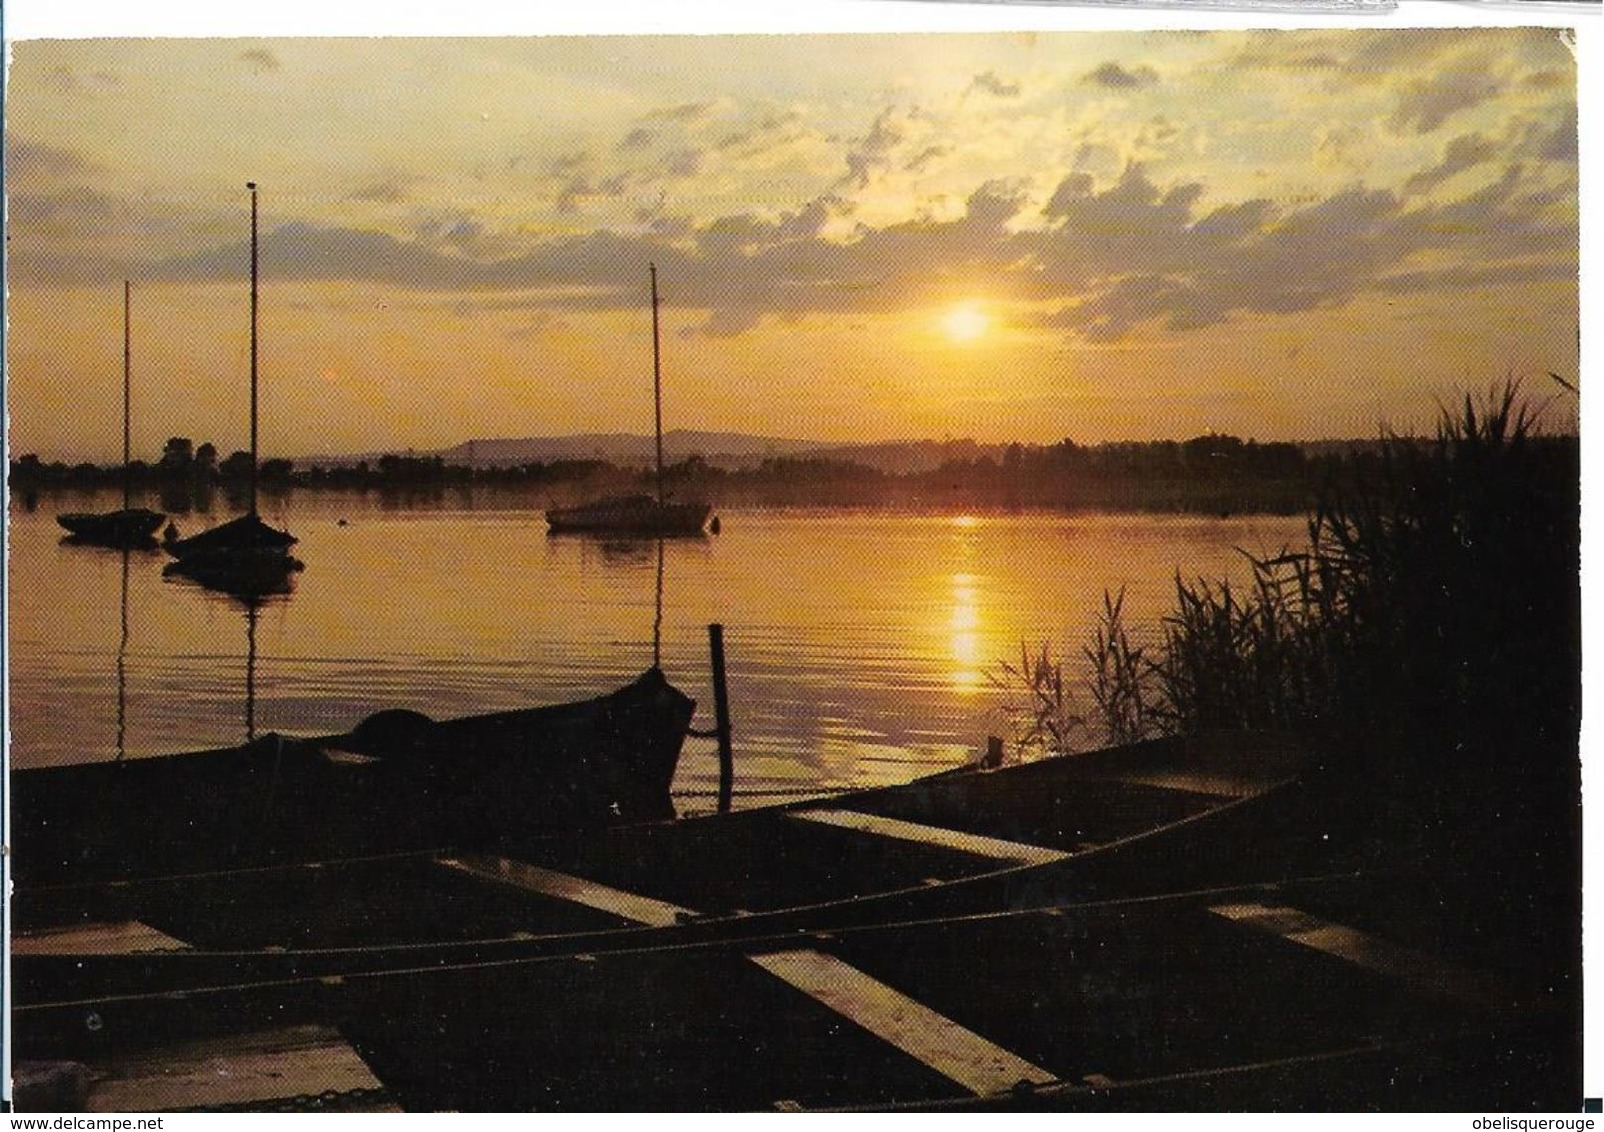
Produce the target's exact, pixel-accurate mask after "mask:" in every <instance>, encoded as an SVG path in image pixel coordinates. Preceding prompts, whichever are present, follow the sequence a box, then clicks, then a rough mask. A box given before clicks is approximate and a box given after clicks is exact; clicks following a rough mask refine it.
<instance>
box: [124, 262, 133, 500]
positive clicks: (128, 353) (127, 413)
mask: <svg viewBox="0 0 1604 1132" xmlns="http://www.w3.org/2000/svg"><path fill="white" fill-rule="evenodd" d="M131 290H132V289H131V288H130V286H129V284H128V280H126V279H124V280H123V510H124V511H127V510H128V509H129V506H130V500H131V499H132V492H133V485H132V483H131V481H130V479H129V474H130V471H131V464H132V461H133V437H132V435H131V433H130V431H129V424H128V422H129V418H130V417H131V416H132V415H133V390H132V386H133V381H132V378H131V377H130V372H131V371H132V369H133V344H132V341H131V340H130V334H129V330H128V312H129V306H130V304H131V302H132V300H131V298H130V294H131Z"/></svg>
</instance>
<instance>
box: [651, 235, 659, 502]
mask: <svg viewBox="0 0 1604 1132" xmlns="http://www.w3.org/2000/svg"><path fill="white" fill-rule="evenodd" d="M648 266H649V267H650V269H651V273H652V392H653V396H654V398H655V400H656V405H657V502H659V503H661V502H662V501H663V349H662V344H661V342H660V340H659V338H658V328H657V265H656V264H655V263H653V264H649V265H648Z"/></svg>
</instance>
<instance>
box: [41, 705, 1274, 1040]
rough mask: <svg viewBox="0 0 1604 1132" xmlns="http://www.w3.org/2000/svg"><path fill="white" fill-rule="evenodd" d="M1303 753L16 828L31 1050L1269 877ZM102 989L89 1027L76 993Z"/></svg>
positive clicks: (212, 1030) (1165, 746) (1173, 750)
mask: <svg viewBox="0 0 1604 1132" xmlns="http://www.w3.org/2000/svg"><path fill="white" fill-rule="evenodd" d="M1300 766H1301V757H1300V756H1299V755H1298V753H1297V750H1296V748H1292V747H1289V746H1288V745H1285V744H1281V743H1277V742H1272V741H1254V740H1252V739H1251V738H1249V737H1234V738H1233V739H1232V740H1231V741H1229V742H1215V743H1208V742H1198V741H1182V740H1166V741H1161V742H1152V743H1143V744H1138V745H1135V746H1132V747H1126V748H1117V749H1112V750H1108V751H1101V752H1095V753H1093V754H1089V755H1083V756H1078V757H1075V758H1063V759H1050V760H1045V761H1042V762H1037V763H1031V764H1027V765H1024V766H1017V767H1009V768H1006V769H1001V770H980V769H971V770H968V771H965V772H960V773H946V774H941V775H937V776H934V777H931V778H927V779H923V780H920V781H917V782H914V783H910V784H908V785H906V786H899V787H890V788H884V789H879V790H868V791H861V792H857V793H853V794H847V795H840V796H836V797H831V798H825V799H817V800H812V801H800V802H797V803H794V804H791V805H787V806H782V807H774V808H767V809H761V810H750V811H745V812H737V813H733V814H726V815H717V816H711V817H703V818H692V819H686V820H682V821H678V822H671V823H658V824H644V825H632V826H625V827H613V828H605V829H594V830H588V831H584V832H581V833H579V834H577V835H572V836H556V837H550V836H548V837H544V838H541V837H535V836H531V835H530V834H529V833H528V832H527V831H526V830H524V829H516V828H514V829H508V828H506V827H503V828H501V829H499V830H497V831H496V833H497V837H496V838H494V839H493V840H494V841H495V843H494V844H491V843H490V842H491V841H492V839H489V838H480V839H478V840H477V845H478V848H475V847H474V845H473V844H457V843H453V842H451V841H441V842H439V843H437V844H438V846H439V847H438V848H435V849H433V850H432V851H425V852H417V853H407V854H404V855H400V856H386V857H372V856H368V857H363V858H360V859H357V858H352V857H348V858H347V859H344V860H332V859H330V860H322V861H318V862H315V863H307V864H301V865H286V866H283V867H275V868H253V869H248V870H240V869H233V870H228V871H216V872H211V873H207V874H201V873H199V872H198V871H197V870H194V869H185V870H183V875H181V876H147V879H143V880H137V881H133V882H121V883H117V884H115V885H106V884H84V883H76V884H65V885H64V884H59V883H51V882H52V881H55V880H61V879H68V878H70V877H71V876H72V871H71V870H69V869H66V868H56V869H54V870H52V872H51V873H50V874H47V875H46V876H44V877H40V876H39V875H38V874H37V872H30V870H29V869H28V867H27V865H28V859H27V857H26V854H25V853H24V852H22V850H21V847H20V845H19V854H18V861H17V865H18V871H19V874H21V877H20V881H19V885H18V890H17V897H16V900H15V902H14V904H13V923H14V925H15V929H16V932H17V936H16V939H17V941H18V942H17V947H16V953H15V958H14V967H13V979H14V987H15V990H14V992H13V999H14V1002H15V1003H16V1004H17V1006H18V1013H17V1015H16V1017H17V1019H18V1023H17V1027H16V1032H17V1034H18V1035H19V1037H18V1040H19V1042H23V1043H24V1044H26V1045H28V1046H29V1047H30V1048H32V1049H33V1050H34V1051H35V1054H36V1055H37V1056H44V1055H46V1054H48V1055H49V1056H67V1057H77V1056H83V1055H85V1054H86V1053H87V1052H92V1051H94V1050H96V1049H103V1048H110V1047H119V1046H122V1045H124V1044H126V1043H128V1042H136V1043H137V1042H139V1041H143V1040H148V1035H150V1034H153V1033H155V1034H164V1035H169V1036H173V1037H176V1036H178V1035H180V1034H185V1035H191V1036H203V1035H208V1034H216V1033H223V1032H231V1031H233V1030H237V1029H238V1028H239V1027H240V1026H242V1025H249V1024H250V1023H251V1021H252V1020H253V1019H261V1018H264V1017H273V1018H279V1019H284V1020H292V1019H296V1018H299V1019H300V1020H301V1021H305V1022H317V1021H319V1018H318V1016H317V1014H316V1011H315V1010H314V1011H313V1013H311V1014H306V1015H301V1014H298V1013H297V1006H296V1003H301V1005H305V1003H304V1000H302V999H301V998H299V997H298V995H297V993H294V992H292V993H291V994H290V997H289V998H288V999H286V997H285V995H284V988H285V987H289V986H295V985H297V984H298V981H300V980H305V981H308V982H316V981H317V980H318V979H322V978H333V977H345V976H348V975H353V974H359V973H367V974H372V973H380V972H385V971H397V970H412V969H416V968H418V967H420V966H430V967H433V966H439V965H460V964H465V963H500V962H508V961H522V960H528V959H531V958H534V957H541V956H546V957H549V956H560V955H575V954H591V955H595V954H601V953H604V952H613V951H625V950H630V951H633V950H640V949H643V948H646V949H653V948H661V947H680V946H689V945H694V944H701V943H708V942H714V941H719V940H726V941H727V940H731V939H735V938H745V937H748V936H757V935H772V934H776V933H785V932H792V931H799V932H810V931H817V930H824V929H835V928H841V927H848V926H853V925H857V924H864V923H873V922H887V921H892V920H898V919H904V918H909V917H924V916H938V915H939V916H945V915H956V914H962V913H967V912H973V911H981V910H986V909H994V908H1007V907H1029V906H1033V905H1035V904H1037V903H1040V902H1042V901H1044V900H1048V899H1053V898H1057V899H1068V898H1071V897H1073V898H1076V899H1091V898H1094V897H1111V896H1116V895H1131V894H1136V893H1154V892H1163V891H1167V890H1170V889H1172V888H1173V887H1174V886H1175V885H1177V884H1189V883H1204V882H1208V881H1212V880H1217V879H1219V878H1221V877H1233V878H1240V877H1241V876H1244V875H1252V876H1262V877H1270V878H1273V877H1276V876H1279V875H1281V871H1280V870H1283V869H1284V868H1285V867H1286V865H1285V863H1284V861H1283V859H1282V858H1281V857H1280V856H1277V855H1276V854H1273V853H1267V852H1264V851H1263V849H1262V845H1263V843H1265V842H1267V841H1271V842H1273V841H1274V840H1275V839H1276V838H1277V837H1279V836H1280V835H1281V833H1282V832H1283V831H1284V828H1285V822H1286V821H1290V820H1300V821H1301V819H1291V818H1288V817H1287V816H1286V815H1287V814H1288V813H1289V812H1291V811H1296V810H1298V809H1299V806H1298V804H1297V802H1296V799H1295V798H1291V797H1288V795H1289V792H1290V791H1292V790H1293V788H1294V787H1295V786H1296V785H1297V782H1298V778H1297V775H1298V772H1299V768H1300ZM23 804H24V802H23V799H22V798H20V797H19V799H18V802H17V806H18V810H19V812H20V811H21V809H22V807H23ZM442 832H449V831H442ZM141 940H143V941H145V942H144V944H141V943H140V942H139V941H141ZM145 945H149V946H151V947H154V948H157V949H159V950H155V951H150V950H145V949H144V948H145ZM175 995H176V996H178V997H176V998H175V997H174V996H175ZM100 999H105V1000H107V1001H106V1002H104V1003H102V1004H101V1005H98V1006H97V1007H96V1008H95V1009H96V1013H97V1018H98V1020H99V1023H98V1027H97V1029H96V1030H95V1032H94V1033H93V1034H92V1035H91V1034H86V1033H85V1032H84V1031H83V1029H82V1027H81V1025H80V1022H81V1019H80V1018H79V1014H80V1013H81V1010H80V1005H81V1004H82V1003H83V1002H85V1001H89V1000H97V1001H98V1000H100ZM23 1034H26V1035H27V1037H26V1039H24V1038H23V1037H22V1036H21V1035H23ZM19 1048H20V1047H19Z"/></svg>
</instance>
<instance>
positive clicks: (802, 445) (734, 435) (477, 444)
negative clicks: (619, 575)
mask: <svg viewBox="0 0 1604 1132" xmlns="http://www.w3.org/2000/svg"><path fill="white" fill-rule="evenodd" d="M819 447H820V445H819V444H818V442H816V441H809V440H790V439H784V438H780V437H772V436H749V435H747V434H745V433H738V432H696V431H692V430H689V429H674V430H672V431H670V432H665V433H664V434H663V459H664V460H666V461H668V462H669V463H671V464H673V463H677V462H678V461H680V460H687V459H689V458H690V457H692V456H700V457H701V458H702V459H704V460H706V461H707V462H708V463H709V464H713V465H715V466H717V467H722V468H745V467H752V466H755V465H757V464H760V463H762V462H763V461H764V460H766V459H769V458H772V457H777V456H796V455H800V454H803V453H808V452H812V451H814V450H815V449H817V448H819ZM655 448H656V445H655V442H654V440H653V438H652V437H650V436H636V435H634V434H632V433H623V432H596V433H580V434H578V435H574V436H529V437H523V438H519V439H509V438H493V439H484V440H480V439H475V440H470V441H466V442H465V443H462V444H458V445H456V446H455V447H452V448H447V449H445V450H444V451H443V452H440V453H439V455H440V456H442V457H444V459H445V461H446V463H448V464H462V465H471V466H473V467H481V468H484V467H509V466H514V465H518V464H531V463H541V464H549V463H552V462H553V461H556V460H605V461H607V462H608V463H609V464H616V465H618V466H619V467H650V466H651V465H652V464H653V463H654V462H655V461H656V459H657V455H656V451H655Z"/></svg>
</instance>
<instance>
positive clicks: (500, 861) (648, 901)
mask: <svg viewBox="0 0 1604 1132" xmlns="http://www.w3.org/2000/svg"><path fill="white" fill-rule="evenodd" d="M438 860H439V863H440V864H441V865H444V866H445V867H446V868H448V869H455V870H457V871H458V872H462V873H466V874H468V875H469V876H471V877H475V878H477V879H479V880H487V881H491V882H492V883H495V884H505V885H510V886H511V887H513V888H518V889H522V890H523V891H525V892H533V893H537V894H539V895H541V896H550V897H553V898H554V899H557V900H567V901H570V902H572V903H575V904H583V905H584V906H585V907H587V908H595V909H597V910H598V911H602V912H610V913H612V914H613V915H615V916H620V917H622V918H624V919H626V920H630V921H632V922H634V923H637V924H649V925H651V926H652V927H657V928H666V927H672V926H673V925H674V924H676V923H679V922H680V921H681V920H682V919H684V918H685V917H687V916H692V915H694V914H695V913H693V912H692V911H691V910H690V909H689V908H682V907H680V906H679V905H677V904H670V903H668V902H667V901H665V900H654V899H653V898H652V897H650V896H641V895H639V894H637V893H633V892H625V891H623V890H622V889H618V888H610V887H608V886H607V885H605V884H598V883H597V882H596V881H592V880H586V879H585V878H584V877H576V876H571V875H569V874H568V873H560V872H557V871H556V870H554V869H545V868H541V867H540V866H539V865H529V864H525V863H523V862H521V861H511V860H508V859H507V858H506V857H481V856H456V857H441V858H439V859H438Z"/></svg>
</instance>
